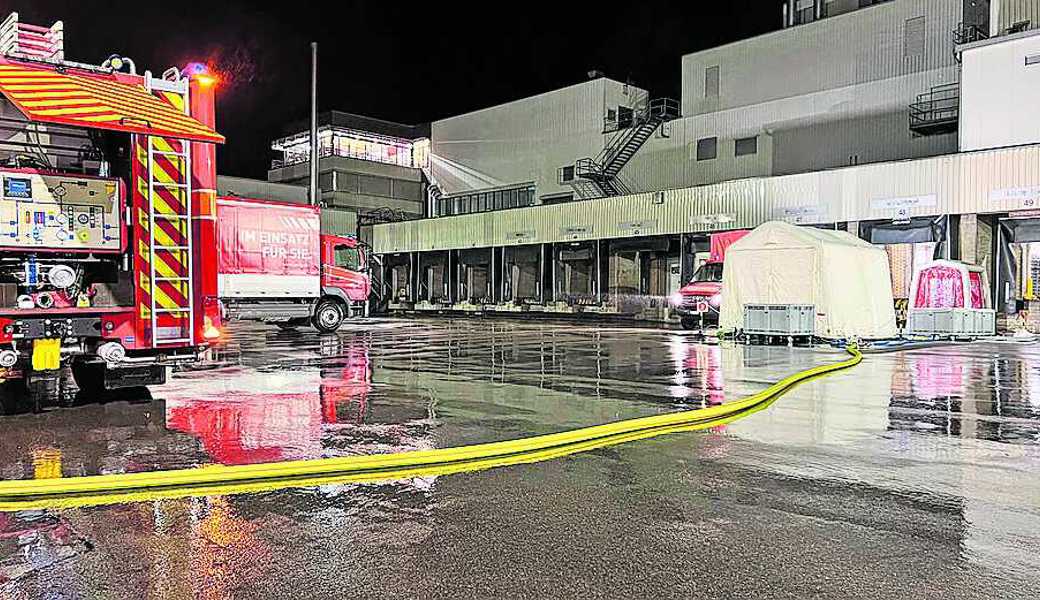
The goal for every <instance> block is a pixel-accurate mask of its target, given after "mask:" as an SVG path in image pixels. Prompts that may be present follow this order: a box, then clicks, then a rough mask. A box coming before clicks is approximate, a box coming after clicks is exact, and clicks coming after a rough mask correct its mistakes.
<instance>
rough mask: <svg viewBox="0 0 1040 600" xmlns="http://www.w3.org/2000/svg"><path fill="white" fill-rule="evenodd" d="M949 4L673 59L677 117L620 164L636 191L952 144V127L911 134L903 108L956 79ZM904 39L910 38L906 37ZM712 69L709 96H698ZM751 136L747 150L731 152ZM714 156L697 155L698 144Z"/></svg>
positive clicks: (934, 1) (916, 1)
mask: <svg viewBox="0 0 1040 600" xmlns="http://www.w3.org/2000/svg"><path fill="white" fill-rule="evenodd" d="M961 10H962V5H961V4H960V3H959V2H955V1H954V0H900V1H899V2H892V3H887V4H882V5H878V6H876V7H872V8H868V9H864V10H857V11H854V12H852V13H849V14H845V15H841V16H838V17H833V18H827V19H823V20H821V21H819V22H816V23H812V24H810V25H806V26H802V27H793V28H791V29H786V30H782V31H777V32H774V33H770V34H766V35H763V36H759V37H756V38H752V39H749V40H743V41H740V42H735V43H733V44H728V45H725V46H721V47H719V48H714V49H711V50H705V51H703V52H697V53H694V54H689V55H686V56H684V57H683V69H682V70H683V72H682V77H683V115H684V118H683V119H681V120H679V121H676V122H674V123H672V124H671V126H670V135H669V137H668V138H666V139H665V138H661V137H660V136H658V137H655V138H653V139H651V140H650V141H649V142H648V143H647V144H646V146H644V147H643V149H642V150H640V152H639V153H638V154H636V155H635V157H634V158H633V159H632V161H631V163H630V164H629V165H628V166H626V167H625V170H624V171H622V175H623V177H624V178H625V179H626V180H628V181H629V182H630V183H632V186H631V187H632V188H633V189H635V190H636V191H649V190H656V189H667V188H671V187H687V186H693V185H703V184H710V183H715V182H719V181H727V180H730V179H736V178H741V177H762V176H768V175H784V174H790V173H804V172H808V171H815V170H820V169H830V168H835V167H842V166H847V165H853V164H865V163H872V162H879V161H888V160H902V159H907V158H922V157H926V156H936V155H940V154H947V153H950V152H956V151H957V136H956V135H954V134H947V135H939V136H930V137H924V138H918V137H914V136H912V135H911V134H910V132H909V130H908V127H907V111H908V105H909V104H910V103H911V102H913V101H914V100H916V98H917V96H918V94H921V93H924V92H927V91H928V90H929V89H931V88H932V87H933V86H936V85H941V84H946V83H953V82H956V81H957V79H958V71H957V64H956V62H955V60H954V58H953V40H952V31H953V29H954V28H955V27H956V25H957V23H958V22H959V19H960V17H961ZM911 38H912V39H911ZM715 67H718V73H719V75H718V77H719V94H718V95H717V96H714V95H709V94H706V92H705V89H706V88H705V86H706V84H708V83H709V80H711V79H712V78H711V77H709V76H708V71H709V70H713V69H714V68H715ZM752 136H755V137H757V139H758V152H757V153H756V154H754V155H751V156H739V157H738V156H736V155H735V153H734V140H736V139H739V138H745V137H752ZM710 137H714V138H717V140H718V156H717V157H716V158H715V159H712V160H706V161H697V160H696V158H695V148H696V144H697V141H698V140H700V139H703V138H710Z"/></svg>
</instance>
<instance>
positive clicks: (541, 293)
mask: <svg viewBox="0 0 1040 600" xmlns="http://www.w3.org/2000/svg"><path fill="white" fill-rule="evenodd" d="M545 248H546V245H545V244H538V304H541V305H542V306H545Z"/></svg>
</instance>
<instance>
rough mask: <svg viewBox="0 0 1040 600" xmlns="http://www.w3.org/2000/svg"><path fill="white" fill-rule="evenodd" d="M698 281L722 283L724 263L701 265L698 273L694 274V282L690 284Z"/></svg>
mask: <svg viewBox="0 0 1040 600" xmlns="http://www.w3.org/2000/svg"><path fill="white" fill-rule="evenodd" d="M697 281H715V282H722V263H720V262H717V263H704V264H703V265H701V268H699V269H697V272H696V273H694V274H693V280H692V281H690V283H694V282H697Z"/></svg>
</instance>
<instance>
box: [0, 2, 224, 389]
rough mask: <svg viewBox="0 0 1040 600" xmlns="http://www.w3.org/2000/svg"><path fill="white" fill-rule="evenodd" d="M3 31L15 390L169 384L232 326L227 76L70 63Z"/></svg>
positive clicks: (0, 240)
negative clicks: (223, 256) (224, 263)
mask: <svg viewBox="0 0 1040 600" xmlns="http://www.w3.org/2000/svg"><path fill="white" fill-rule="evenodd" d="M63 35H64V33H63V29H62V25H61V23H60V22H58V23H55V24H54V25H52V26H50V27H40V26H34V25H28V24H25V23H22V22H20V21H19V20H18V15H17V13H13V14H11V15H10V16H9V17H8V18H7V19H6V20H4V21H3V22H2V23H0V382H5V385H12V384H14V385H24V386H26V387H27V389H28V391H29V392H30V397H32V398H35V399H36V407H37V408H39V406H40V399H41V398H43V399H46V397H47V396H50V395H52V394H55V393H56V392H57V391H58V390H60V388H61V384H62V383H63V382H64V381H65V380H66V379H67V377H66V375H71V376H72V378H74V379H75V381H76V384H77V386H78V387H79V388H80V389H81V390H83V391H85V392H90V391H101V390H103V389H112V388H117V387H127V386H137V385H144V384H157V383H163V382H164V381H165V379H166V373H167V369H168V368H169V367H170V366H171V365H174V364H177V363H179V362H184V361H193V360H196V359H197V357H198V355H199V353H200V352H201V351H202V350H203V349H205V348H206V347H207V345H208V344H209V343H210V342H212V341H213V340H214V339H215V338H217V337H219V335H220V331H219V328H220V326H221V323H220V310H219V302H218V299H217V291H216V271H215V266H214V265H215V262H216V261H215V253H216V242H215V231H214V227H215V225H214V222H215V219H214V207H215V199H216V198H215V187H216V186H215V182H216V170H215V145H216V144H218V143H222V142H223V137H221V136H220V135H219V134H218V133H217V132H216V131H214V90H213V85H214V83H215V78H214V77H213V75H212V74H211V73H209V72H208V71H207V69H206V68H205V67H204V66H202V65H198V64H195V65H192V66H190V67H189V68H187V69H177V68H171V69H168V70H167V71H165V72H164V73H163V74H162V75H161V76H159V77H155V76H153V75H152V73H151V72H149V71H145V72H143V73H138V71H137V67H136V65H135V64H134V62H133V61H132V60H131V59H129V58H125V57H120V56H115V55H113V56H111V57H109V58H108V59H106V60H104V61H103V62H102V63H101V64H100V65H89V64H84V63H76V62H71V61H67V60H65V56H64V48H63Z"/></svg>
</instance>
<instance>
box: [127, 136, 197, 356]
mask: <svg viewBox="0 0 1040 600" xmlns="http://www.w3.org/2000/svg"><path fill="white" fill-rule="evenodd" d="M148 144H151V147H152V150H153V153H152V160H151V161H149V159H148ZM187 145H188V144H187V143H186V142H184V141H181V140H177V139H173V138H162V137H154V136H135V138H134V150H133V151H134V162H133V171H134V215H135V217H134V231H135V239H136V240H137V241H136V243H137V247H136V248H135V251H136V252H137V255H138V260H137V261H135V265H136V267H135V271H136V272H135V280H136V283H137V298H138V302H137V304H138V312H139V314H138V317H139V319H138V330H139V332H140V333H139V335H141V336H143V337H142V339H143V340H151V337H152V332H151V308H150V306H151V299H152V297H153V296H154V298H155V304H156V306H158V307H161V308H164V309H179V308H184V309H186V308H188V306H189V305H190V302H189V298H190V294H191V293H192V290H191V289H190V288H189V286H188V282H186V281H164V280H163V279H161V278H179V277H187V276H188V272H189V261H190V260H191V252H190V251H188V250H182V249H175V248H170V247H171V246H180V247H183V246H187V245H188V239H189V234H188V228H189V227H191V223H189V222H188V221H187V220H186V219H179V218H175V217H178V216H183V215H186V214H187V213H188V206H189V202H190V198H189V197H188V193H187V189H185V188H184V187H178V186H180V185H182V184H184V183H185V182H186V181H187V180H188V177H189V176H190V174H189V173H188V161H187V160H185V159H184V158H183V157H181V156H172V155H170V153H183V152H184V151H185V150H186V149H187ZM149 177H151V180H152V191H151V194H150V195H149V190H148V188H149ZM164 184H169V185H164ZM149 206H152V207H153V208H154V210H153V212H154V213H155V214H154V217H150V216H149V214H148V209H149ZM153 218H154V223H153V222H152V219H153ZM153 238H154V240H155V243H154V248H155V252H154V253H152V252H151V250H150V245H151V241H152V239H153ZM153 264H154V269H155V276H156V281H155V282H153V281H151V271H152V265H153ZM191 323H192V315H191V314H189V313H188V312H180V313H172V312H162V313H160V314H158V315H157V316H156V326H157V327H158V328H159V330H160V331H163V332H167V333H166V334H164V335H162V336H161V337H188V332H189V328H190V327H191ZM171 331H172V332H180V333H179V334H176V335H169V332H171Z"/></svg>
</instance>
